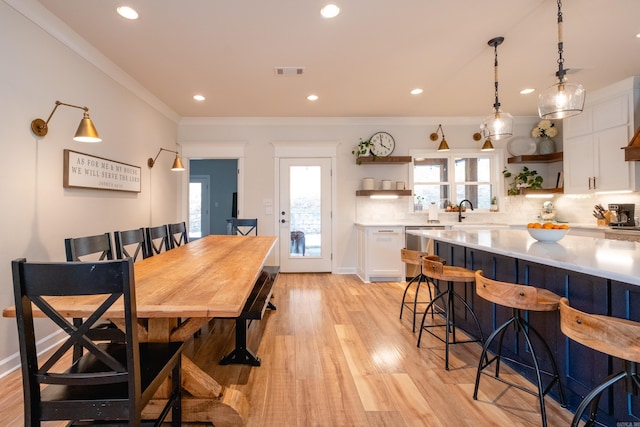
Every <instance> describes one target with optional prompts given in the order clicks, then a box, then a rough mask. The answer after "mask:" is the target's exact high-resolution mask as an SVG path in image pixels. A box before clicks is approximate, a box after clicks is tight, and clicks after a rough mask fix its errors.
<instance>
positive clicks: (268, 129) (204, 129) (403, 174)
mask: <svg viewBox="0 0 640 427" xmlns="http://www.w3.org/2000/svg"><path fill="white" fill-rule="evenodd" d="M482 120H483V118H480V117H478V118H473V117H472V118H461V117H451V118H447V117H443V118H424V117H416V118H401V117H398V118H243V119H238V118H228V119H224V118H216V119H214V118H209V119H207V118H186V119H182V120H181V122H180V126H179V130H178V141H179V143H187V144H190V145H191V144H192V143H195V142H201V143H209V144H224V145H225V146H226V145H228V144H233V143H234V141H235V143H236V144H243V145H244V147H245V148H244V155H245V157H244V160H245V164H244V174H245V176H244V178H245V185H244V194H239V195H238V197H239V198H242V201H243V203H244V214H242V215H243V216H246V217H251V218H253V217H257V218H258V219H259V221H260V224H261V225H260V234H275V232H274V230H276V229H277V228H276V224H277V223H276V220H277V218H274V216H273V215H265V214H264V207H263V205H262V202H263V199H264V198H272V199H273V198H274V197H275V192H274V180H275V177H274V165H273V161H272V158H273V146H272V142H285V141H286V142H300V143H302V142H304V143H310V142H311V143H312V142H314V141H316V142H326V141H334V142H338V143H339V145H338V155H337V170H336V171H334V174H336V176H337V182H338V188H337V191H338V194H337V206H335V207H334V216H336V215H337V218H338V219H337V224H336V229H335V230H334V236H336V238H337V240H338V241H337V245H336V247H337V253H334V270H333V272H334V273H353V272H355V267H356V235H355V228H354V226H353V225H354V222H355V221H356V215H357V198H356V196H355V192H356V190H358V189H359V188H360V185H361V180H362V178H364V177H369V176H376V177H378V178H380V177H384V178H388V179H391V180H393V181H396V180H398V181H408V166H407V165H384V166H372V165H360V166H358V165H356V164H355V157H354V156H353V155H352V154H351V150H353V148H354V147H355V146H356V145H357V144H358V141H359V139H360V138H363V139H366V138H369V137H370V136H371V135H372V134H373V133H374V132H377V131H386V132H389V133H390V134H391V135H393V137H394V139H395V141H396V149H395V151H394V152H393V154H394V155H409V150H412V149H432V150H434V151H435V150H436V148H437V146H438V141H437V142H433V141H431V140H430V139H429V134H430V133H432V132H434V131H435V130H436V128H437V126H438V124H439V123H442V125H443V128H444V130H445V135H446V137H447V141H448V143H449V145H450V146H451V148H477V149H478V150H479V149H480V146H481V144H482V142H483V141H479V142H478V141H474V140H473V134H474V133H475V132H478V131H479V124H480V123H481V122H482ZM537 120H538V118H537V117H527V118H517V119H516V126H515V132H516V134H517V135H523V136H528V135H529V133H530V131H531V129H532V128H533V125H534V124H535V123H536V122H537ZM494 145H495V146H496V148H502V149H504V148H505V147H506V142H504V141H498V142H496V143H495V144H494ZM504 153H506V150H504ZM505 155H506V154H505ZM277 203H278V201H277V200H274V212H277V211H278V209H277Z"/></svg>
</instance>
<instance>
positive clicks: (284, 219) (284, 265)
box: [277, 158, 331, 273]
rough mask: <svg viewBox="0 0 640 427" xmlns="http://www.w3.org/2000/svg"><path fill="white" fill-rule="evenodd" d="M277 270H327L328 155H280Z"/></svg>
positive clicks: (328, 260)
mask: <svg viewBox="0 0 640 427" xmlns="http://www.w3.org/2000/svg"><path fill="white" fill-rule="evenodd" d="M277 215H278V224H279V228H280V233H279V234H280V235H279V244H280V271H282V272H289V273H292V272H330V271H331V159H325V158H310V159H288V158H287V159H285V158H282V159H280V200H279V210H278V212H277Z"/></svg>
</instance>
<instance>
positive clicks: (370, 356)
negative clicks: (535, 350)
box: [0, 274, 572, 427]
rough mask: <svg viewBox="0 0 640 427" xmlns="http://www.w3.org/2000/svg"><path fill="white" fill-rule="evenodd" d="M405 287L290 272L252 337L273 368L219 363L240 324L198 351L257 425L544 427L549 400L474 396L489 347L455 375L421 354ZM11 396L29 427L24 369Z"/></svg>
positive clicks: (454, 358) (467, 347)
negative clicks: (541, 403)
mask: <svg viewBox="0 0 640 427" xmlns="http://www.w3.org/2000/svg"><path fill="white" fill-rule="evenodd" d="M404 286H405V284H404V283H391V282H383V283H371V284H364V283H362V282H361V281H360V279H358V278H357V277H356V276H353V275H331V274H280V276H279V278H278V281H277V282H276V285H275V287H274V300H273V301H274V303H275V304H276V305H277V310H276V311H268V312H267V314H266V316H265V318H264V319H263V320H262V321H259V322H254V323H253V325H251V327H250V329H249V341H248V344H249V348H251V349H253V350H255V352H256V353H257V355H258V356H260V357H261V359H262V366H261V367H255V368H250V367H247V366H234V365H231V366H229V365H227V366H220V365H219V364H218V363H217V362H218V360H219V359H220V358H221V357H222V356H223V355H224V354H226V353H227V352H229V351H230V349H231V348H232V346H233V341H232V340H233V330H232V326H233V321H230V320H216V321H214V322H212V323H211V324H210V325H209V327H208V328H205V330H204V331H203V333H202V335H201V336H200V337H199V338H197V339H195V340H194V341H193V343H191V344H190V345H189V349H188V351H190V352H192V354H194V359H195V361H196V362H197V363H198V364H199V365H200V366H201V367H203V368H204V369H205V370H206V371H207V372H209V373H210V374H211V375H212V376H213V377H214V378H216V379H217V380H218V381H219V382H220V383H221V384H223V385H225V386H228V387H232V388H236V389H238V390H240V391H242V392H243V393H245V394H246V395H247V398H248V400H249V406H250V412H249V420H248V423H247V425H248V426H394V427H395V426H398V427H400V426H429V427H432V426H433V427H438V426H443V427H444V426H446V427H460V426H469V427H471V426H473V427H482V426H491V427H494V426H518V427H525V426H527V427H528V426H539V425H540V424H541V422H540V415H539V409H538V404H537V398H535V397H533V396H531V395H529V394H526V393H524V392H522V391H519V390H517V389H514V388H510V387H508V386H506V385H504V384H502V383H498V382H495V381H493V380H491V379H489V378H486V377H485V378H483V380H482V384H481V389H480V395H479V400H478V401H474V400H473V399H472V393H473V383H474V381H475V370H476V366H477V365H476V364H477V360H478V357H479V353H480V346H479V345H478V344H476V343H473V344H460V345H454V346H452V347H451V350H450V364H451V369H450V370H449V371H445V369H444V344H443V343H442V342H441V341H439V340H437V339H436V338H434V337H432V336H431V335H429V334H424V335H423V341H422V345H421V348H417V347H416V340H417V333H415V334H414V333H412V332H411V320H410V319H411V315H410V313H408V312H407V313H406V314H405V315H404V318H403V319H402V320H399V319H398V315H399V310H400V299H401V298H402V291H403V290H404ZM505 372H510V371H508V370H507V371H505ZM512 376H513V378H515V379H516V380H517V379H518V378H519V377H518V376H517V375H515V374H512ZM522 384H527V382H526V380H522ZM0 391H1V392H2V396H1V397H0V426H17V425H21V424H22V392H21V382H20V373H19V372H15V373H13V374H11V375H9V376H8V377H5V378H3V379H2V380H0ZM546 407H547V418H548V424H549V426H550V427H554V426H567V425H569V424H570V422H571V418H572V414H571V413H570V412H569V411H567V410H566V409H563V408H561V407H560V405H559V404H558V403H557V402H556V401H554V400H552V399H550V398H547V399H546ZM46 425H48V426H54V425H56V426H57V425H61V424H59V423H47V424H46Z"/></svg>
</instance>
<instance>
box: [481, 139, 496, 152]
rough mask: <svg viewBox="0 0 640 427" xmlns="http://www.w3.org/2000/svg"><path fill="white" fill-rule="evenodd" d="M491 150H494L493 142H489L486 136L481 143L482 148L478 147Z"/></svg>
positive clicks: (482, 149)
mask: <svg viewBox="0 0 640 427" xmlns="http://www.w3.org/2000/svg"><path fill="white" fill-rule="evenodd" d="M493 150H494V148H493V144H492V143H491V140H490V139H488V138H487V139H486V140H485V141H484V144H482V148H481V149H480V151H493Z"/></svg>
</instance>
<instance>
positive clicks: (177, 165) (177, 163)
mask: <svg viewBox="0 0 640 427" xmlns="http://www.w3.org/2000/svg"><path fill="white" fill-rule="evenodd" d="M163 151H168V152H169V153H174V154H175V155H176V158H175V159H174V160H173V164H172V165H171V170H172V171H174V172H180V171H183V170H184V165H183V164H182V160H180V155H179V154H178V152H177V151H173V150H167V149H166V148H161V149H160V150H158V154H156V157H154V158H153V159H152V158H151V157H149V159H147V166H149V167H150V168H152V167H153V165H155V164H156V160H157V159H158V156H159V155H160V153H162V152H163Z"/></svg>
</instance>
